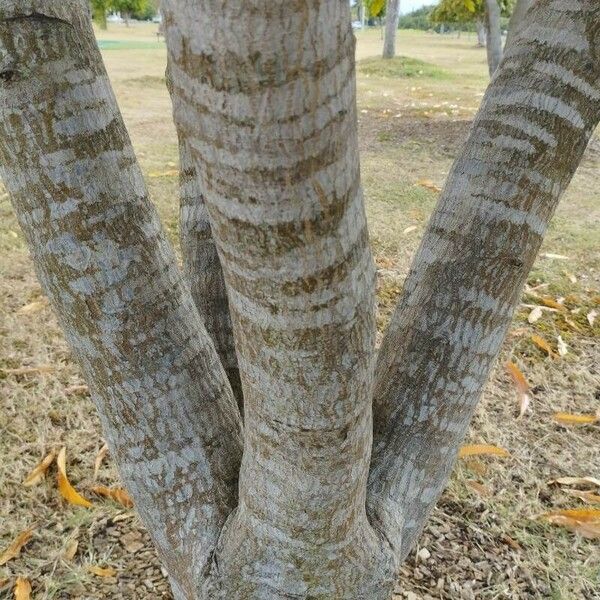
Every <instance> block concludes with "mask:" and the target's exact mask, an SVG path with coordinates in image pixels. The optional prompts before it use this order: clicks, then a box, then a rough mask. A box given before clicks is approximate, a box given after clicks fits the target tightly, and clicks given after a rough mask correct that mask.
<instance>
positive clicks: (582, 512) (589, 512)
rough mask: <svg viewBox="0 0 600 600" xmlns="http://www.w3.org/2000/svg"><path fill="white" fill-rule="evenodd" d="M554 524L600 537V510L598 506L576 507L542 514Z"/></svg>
mask: <svg viewBox="0 0 600 600" xmlns="http://www.w3.org/2000/svg"><path fill="white" fill-rule="evenodd" d="M540 518H542V519H545V520H546V521H548V522H549V523H553V524H554V525H561V526H562V527H566V528H567V529H570V530H571V531H575V532H576V533H579V534H580V535H582V536H583V537H586V538H589V539H594V538H600V510H599V509H597V508H575V509H567V510H557V511H552V512H548V513H544V514H542V515H540Z"/></svg>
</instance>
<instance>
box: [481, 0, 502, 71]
mask: <svg viewBox="0 0 600 600" xmlns="http://www.w3.org/2000/svg"><path fill="white" fill-rule="evenodd" d="M485 7H486V8H485V30H486V36H485V37H486V45H485V47H486V49H487V60H488V69H489V72H490V77H491V76H492V75H493V74H494V73H495V72H496V69H497V68H498V65H499V64H500V61H501V60H502V31H501V29H500V7H499V6H498V0H485Z"/></svg>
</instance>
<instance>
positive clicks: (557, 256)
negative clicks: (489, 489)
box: [540, 252, 569, 260]
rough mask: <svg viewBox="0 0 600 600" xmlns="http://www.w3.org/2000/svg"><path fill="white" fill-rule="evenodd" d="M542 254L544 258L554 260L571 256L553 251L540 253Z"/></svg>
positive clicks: (566, 258) (567, 258)
mask: <svg viewBox="0 0 600 600" xmlns="http://www.w3.org/2000/svg"><path fill="white" fill-rule="evenodd" d="M540 256H541V257H542V258H550V259H553V260H569V257H568V256H565V255H564V254H553V253H552V252H544V253H543V254H540Z"/></svg>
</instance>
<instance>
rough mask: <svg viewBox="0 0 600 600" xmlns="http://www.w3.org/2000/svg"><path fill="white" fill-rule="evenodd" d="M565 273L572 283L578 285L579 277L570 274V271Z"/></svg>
mask: <svg viewBox="0 0 600 600" xmlns="http://www.w3.org/2000/svg"><path fill="white" fill-rule="evenodd" d="M563 273H564V274H565V276H566V277H567V279H568V280H569V281H570V282H571V283H577V277H575V275H573V273H570V272H569V271H563Z"/></svg>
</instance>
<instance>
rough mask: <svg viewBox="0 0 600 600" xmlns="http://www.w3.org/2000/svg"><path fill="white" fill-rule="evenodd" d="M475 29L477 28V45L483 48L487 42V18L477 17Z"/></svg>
mask: <svg viewBox="0 0 600 600" xmlns="http://www.w3.org/2000/svg"><path fill="white" fill-rule="evenodd" d="M475 29H476V30H477V45H478V46H480V47H481V48H484V47H485V44H486V32H485V19H484V18H482V17H477V19H476V21H475Z"/></svg>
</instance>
